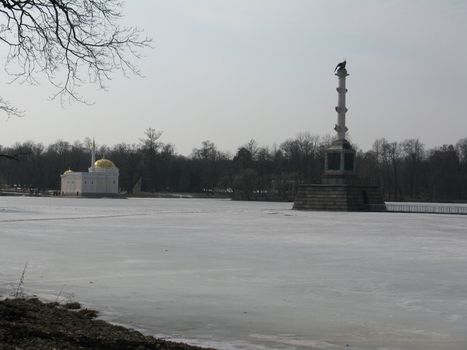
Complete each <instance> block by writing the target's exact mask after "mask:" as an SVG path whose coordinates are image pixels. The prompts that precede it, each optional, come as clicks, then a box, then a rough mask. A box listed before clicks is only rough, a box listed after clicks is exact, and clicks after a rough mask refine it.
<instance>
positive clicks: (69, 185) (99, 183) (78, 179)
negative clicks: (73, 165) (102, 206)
mask: <svg viewBox="0 0 467 350" xmlns="http://www.w3.org/2000/svg"><path fill="white" fill-rule="evenodd" d="M118 175H119V171H118V168H117V167H116V166H115V164H114V163H113V162H112V161H111V160H108V159H105V158H102V159H99V160H97V161H96V144H95V142H94V141H93V143H92V151H91V167H90V168H89V169H88V172H74V171H72V170H71V169H70V170H67V171H65V172H64V173H63V175H61V179H62V183H61V194H62V196H77V197H79V196H91V197H92V196H106V195H117V194H118Z"/></svg>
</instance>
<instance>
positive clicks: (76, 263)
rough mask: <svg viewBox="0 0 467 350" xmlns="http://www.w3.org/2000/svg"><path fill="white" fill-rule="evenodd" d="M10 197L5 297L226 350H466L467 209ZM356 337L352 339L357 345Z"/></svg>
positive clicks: (0, 245) (2, 223) (2, 259)
mask: <svg viewBox="0 0 467 350" xmlns="http://www.w3.org/2000/svg"><path fill="white" fill-rule="evenodd" d="M291 207H292V204H291V203H252V202H231V201H225V200H197V199H128V200H118V199H116V200H112V199H64V198H26V197H23V198H14V197H0V264H1V267H2V268H1V270H0V294H2V295H5V294H6V293H9V292H11V291H12V290H13V289H14V286H15V284H16V283H17V281H18V279H19V277H20V275H21V271H22V269H23V266H24V264H25V262H26V261H28V262H29V265H28V268H27V271H26V277H25V290H26V291H27V292H28V293H35V294H39V295H41V296H45V297H48V298H50V299H55V298H56V297H57V295H58V294H60V291H61V290H62V292H61V295H62V296H64V297H65V298H74V299H75V300H78V301H81V302H83V303H85V304H86V305H87V306H89V307H93V308H96V309H98V310H101V311H102V314H103V318H105V319H107V320H110V321H112V322H115V323H119V324H125V325H128V326H130V327H133V328H136V329H140V330H143V331H144V332H145V333H146V334H150V335H156V336H163V337H165V338H173V339H175V340H187V341H189V342H191V343H193V344H200V345H210V346H215V347H218V348H220V349H288V350H292V349H310V348H312V349H332V350H333V349H380V350H395V349H404V350H405V349H424V350H426V349H436V350H439V349H459V350H465V349H467V217H466V216H456V215H431V214H398V213H328V212H297V211H292V210H290V208H291ZM346 344H348V345H349V346H346Z"/></svg>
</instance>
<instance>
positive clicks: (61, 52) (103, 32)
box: [0, 0, 151, 115]
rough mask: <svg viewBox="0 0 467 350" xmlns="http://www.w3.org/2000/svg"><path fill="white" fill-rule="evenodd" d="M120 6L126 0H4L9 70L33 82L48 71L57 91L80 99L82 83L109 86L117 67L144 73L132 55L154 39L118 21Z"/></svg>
mask: <svg viewBox="0 0 467 350" xmlns="http://www.w3.org/2000/svg"><path fill="white" fill-rule="evenodd" d="M121 8H122V1H121V0H0V23H1V24H0V43H3V44H5V45H6V46H8V47H9V51H8V54H7V57H6V58H7V61H6V66H5V70H6V71H7V73H8V74H9V75H11V76H12V78H13V79H12V80H13V81H20V82H29V83H35V82H36V79H35V77H36V75H37V74H44V75H45V76H46V77H47V79H48V80H49V82H50V83H52V84H53V85H54V86H55V87H56V88H57V92H56V94H55V95H54V97H57V96H62V97H63V96H68V97H69V98H70V99H72V100H79V101H84V100H83V99H82V98H81V97H80V96H79V94H78V91H77V90H78V89H79V87H80V85H81V84H82V83H92V84H96V85H97V86H99V87H100V88H104V87H105V82H106V81H107V80H109V79H110V78H111V74H112V72H114V71H121V72H123V73H124V74H127V73H132V74H136V75H139V74H140V71H139V70H138V68H137V67H136V66H135V65H134V64H133V63H132V59H134V58H139V57H140V55H139V49H141V48H143V47H147V46H149V45H150V43H151V39H149V38H142V37H141V31H140V30H139V29H138V28H136V27H121V26H120V25H119V24H118V21H119V19H120V18H121V12H120V10H121ZM2 19H3V20H2ZM0 104H2V105H5V104H4V101H0ZM5 106H7V105H5ZM0 109H1V110H4V111H6V112H7V113H8V109H4V108H1V107H0ZM9 111H10V112H9V114H10V115H15V112H14V111H15V109H10V110H9Z"/></svg>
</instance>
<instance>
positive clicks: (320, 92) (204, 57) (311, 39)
mask: <svg viewBox="0 0 467 350" xmlns="http://www.w3.org/2000/svg"><path fill="white" fill-rule="evenodd" d="M124 11H125V14H126V18H125V22H127V23H130V24H134V25H138V26H139V27H141V28H143V29H144V30H145V32H146V33H147V35H149V36H151V37H152V38H153V39H154V49H152V50H146V51H144V55H145V57H144V58H143V59H142V60H141V61H140V62H139V66H140V67H141V69H142V71H143V73H144V75H145V77H144V78H138V77H132V78H130V79H127V78H124V77H122V76H121V75H115V77H114V79H113V80H112V81H110V82H109V83H108V84H107V86H108V91H98V90H97V89H96V88H95V87H93V86H92V87H85V88H83V90H82V91H81V93H82V94H83V95H84V96H85V97H87V98H88V99H90V100H92V101H94V102H95V103H94V104H93V105H92V106H86V105H82V104H78V103H74V104H71V105H68V104H66V105H65V106H62V105H61V104H60V102H59V101H50V100H49V96H50V95H51V94H52V92H53V89H51V87H50V86H49V85H48V84H46V83H45V82H42V83H41V85H40V86H27V85H18V84H13V85H8V84H7V83H6V82H7V81H8V78H7V76H6V75H5V74H0V78H1V79H2V81H3V83H2V84H1V88H0V94H1V96H2V97H4V98H6V99H8V100H10V102H12V103H13V104H14V105H16V106H17V107H19V108H21V109H24V110H25V111H26V113H25V117H23V118H15V117H13V118H10V119H8V120H7V118H6V116H5V115H0V144H2V145H11V144H12V143H14V142H17V141H20V142H23V141H26V140H33V141H37V142H43V143H45V144H48V143H51V142H54V141H56V140H58V139H64V140H67V141H74V140H83V139H84V138H85V137H94V138H95V139H96V142H97V143H98V144H108V145H113V144H116V143H120V142H127V143H136V142H138V139H139V138H141V137H142V136H143V133H144V130H145V129H146V128H148V127H153V128H155V129H156V130H161V131H163V132H164V134H163V136H162V139H161V140H162V141H163V142H171V143H174V144H175V146H176V151H177V152H178V153H181V154H190V153H191V151H192V149H193V148H194V147H199V146H200V144H201V142H202V141H203V140H211V141H213V142H215V143H216V145H217V146H218V147H219V148H220V149H221V150H225V151H232V152H234V151H235V150H236V149H237V147H239V146H241V145H243V144H245V143H246V142H248V141H249V140H250V139H252V138H254V139H256V141H257V142H258V143H259V144H260V145H272V144H274V143H277V144H280V143H281V142H282V141H284V140H286V139H287V138H291V137H294V136H295V135H296V134H297V133H299V132H310V133H312V134H318V135H326V134H331V133H333V126H334V124H335V122H336V112H335V111H334V107H335V105H336V102H337V92H336V90H335V87H336V85H337V78H336V77H335V76H334V75H333V70H334V67H335V66H336V64H337V63H338V62H339V61H341V60H342V59H343V58H346V59H347V67H348V71H349V73H350V76H349V77H348V80H347V87H348V89H349V92H348V95H347V104H348V108H349V112H348V114H347V124H348V127H349V129H350V135H351V138H352V141H353V142H354V143H356V144H357V145H359V146H360V147H361V148H363V149H365V150H366V149H369V148H371V145H372V143H373V141H374V140H375V139H376V138H381V137H385V138H387V139H388V140H391V141H402V140H404V139H407V138H419V139H420V140H421V141H422V142H423V143H425V145H427V146H428V147H432V146H436V145H442V144H445V143H455V142H456V141H457V140H459V139H460V138H465V137H467V67H466V65H467V44H466V43H467V1H454V0H452V1H449V0H439V1H431V0H411V1H407V0H397V1H396V0H394V1H389V0H387V1H382V0H381V1H378V0H352V1H350V0H348V1H332V0H309V1H306V0H196V1H192V0H131V1H127V3H126V6H125V9H124ZM5 50H6V48H5V47H3V48H1V49H0V53H2V52H3V53H4V52H5Z"/></svg>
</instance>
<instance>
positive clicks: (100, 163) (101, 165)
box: [94, 158, 116, 169]
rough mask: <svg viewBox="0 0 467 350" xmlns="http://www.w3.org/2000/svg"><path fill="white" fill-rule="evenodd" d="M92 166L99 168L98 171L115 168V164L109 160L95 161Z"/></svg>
mask: <svg viewBox="0 0 467 350" xmlns="http://www.w3.org/2000/svg"><path fill="white" fill-rule="evenodd" d="M94 166H95V167H96V168H100V169H110V168H116V166H115V164H114V163H113V162H112V161H111V160H108V159H105V158H102V159H99V160H97V161H96V162H95V163H94Z"/></svg>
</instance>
